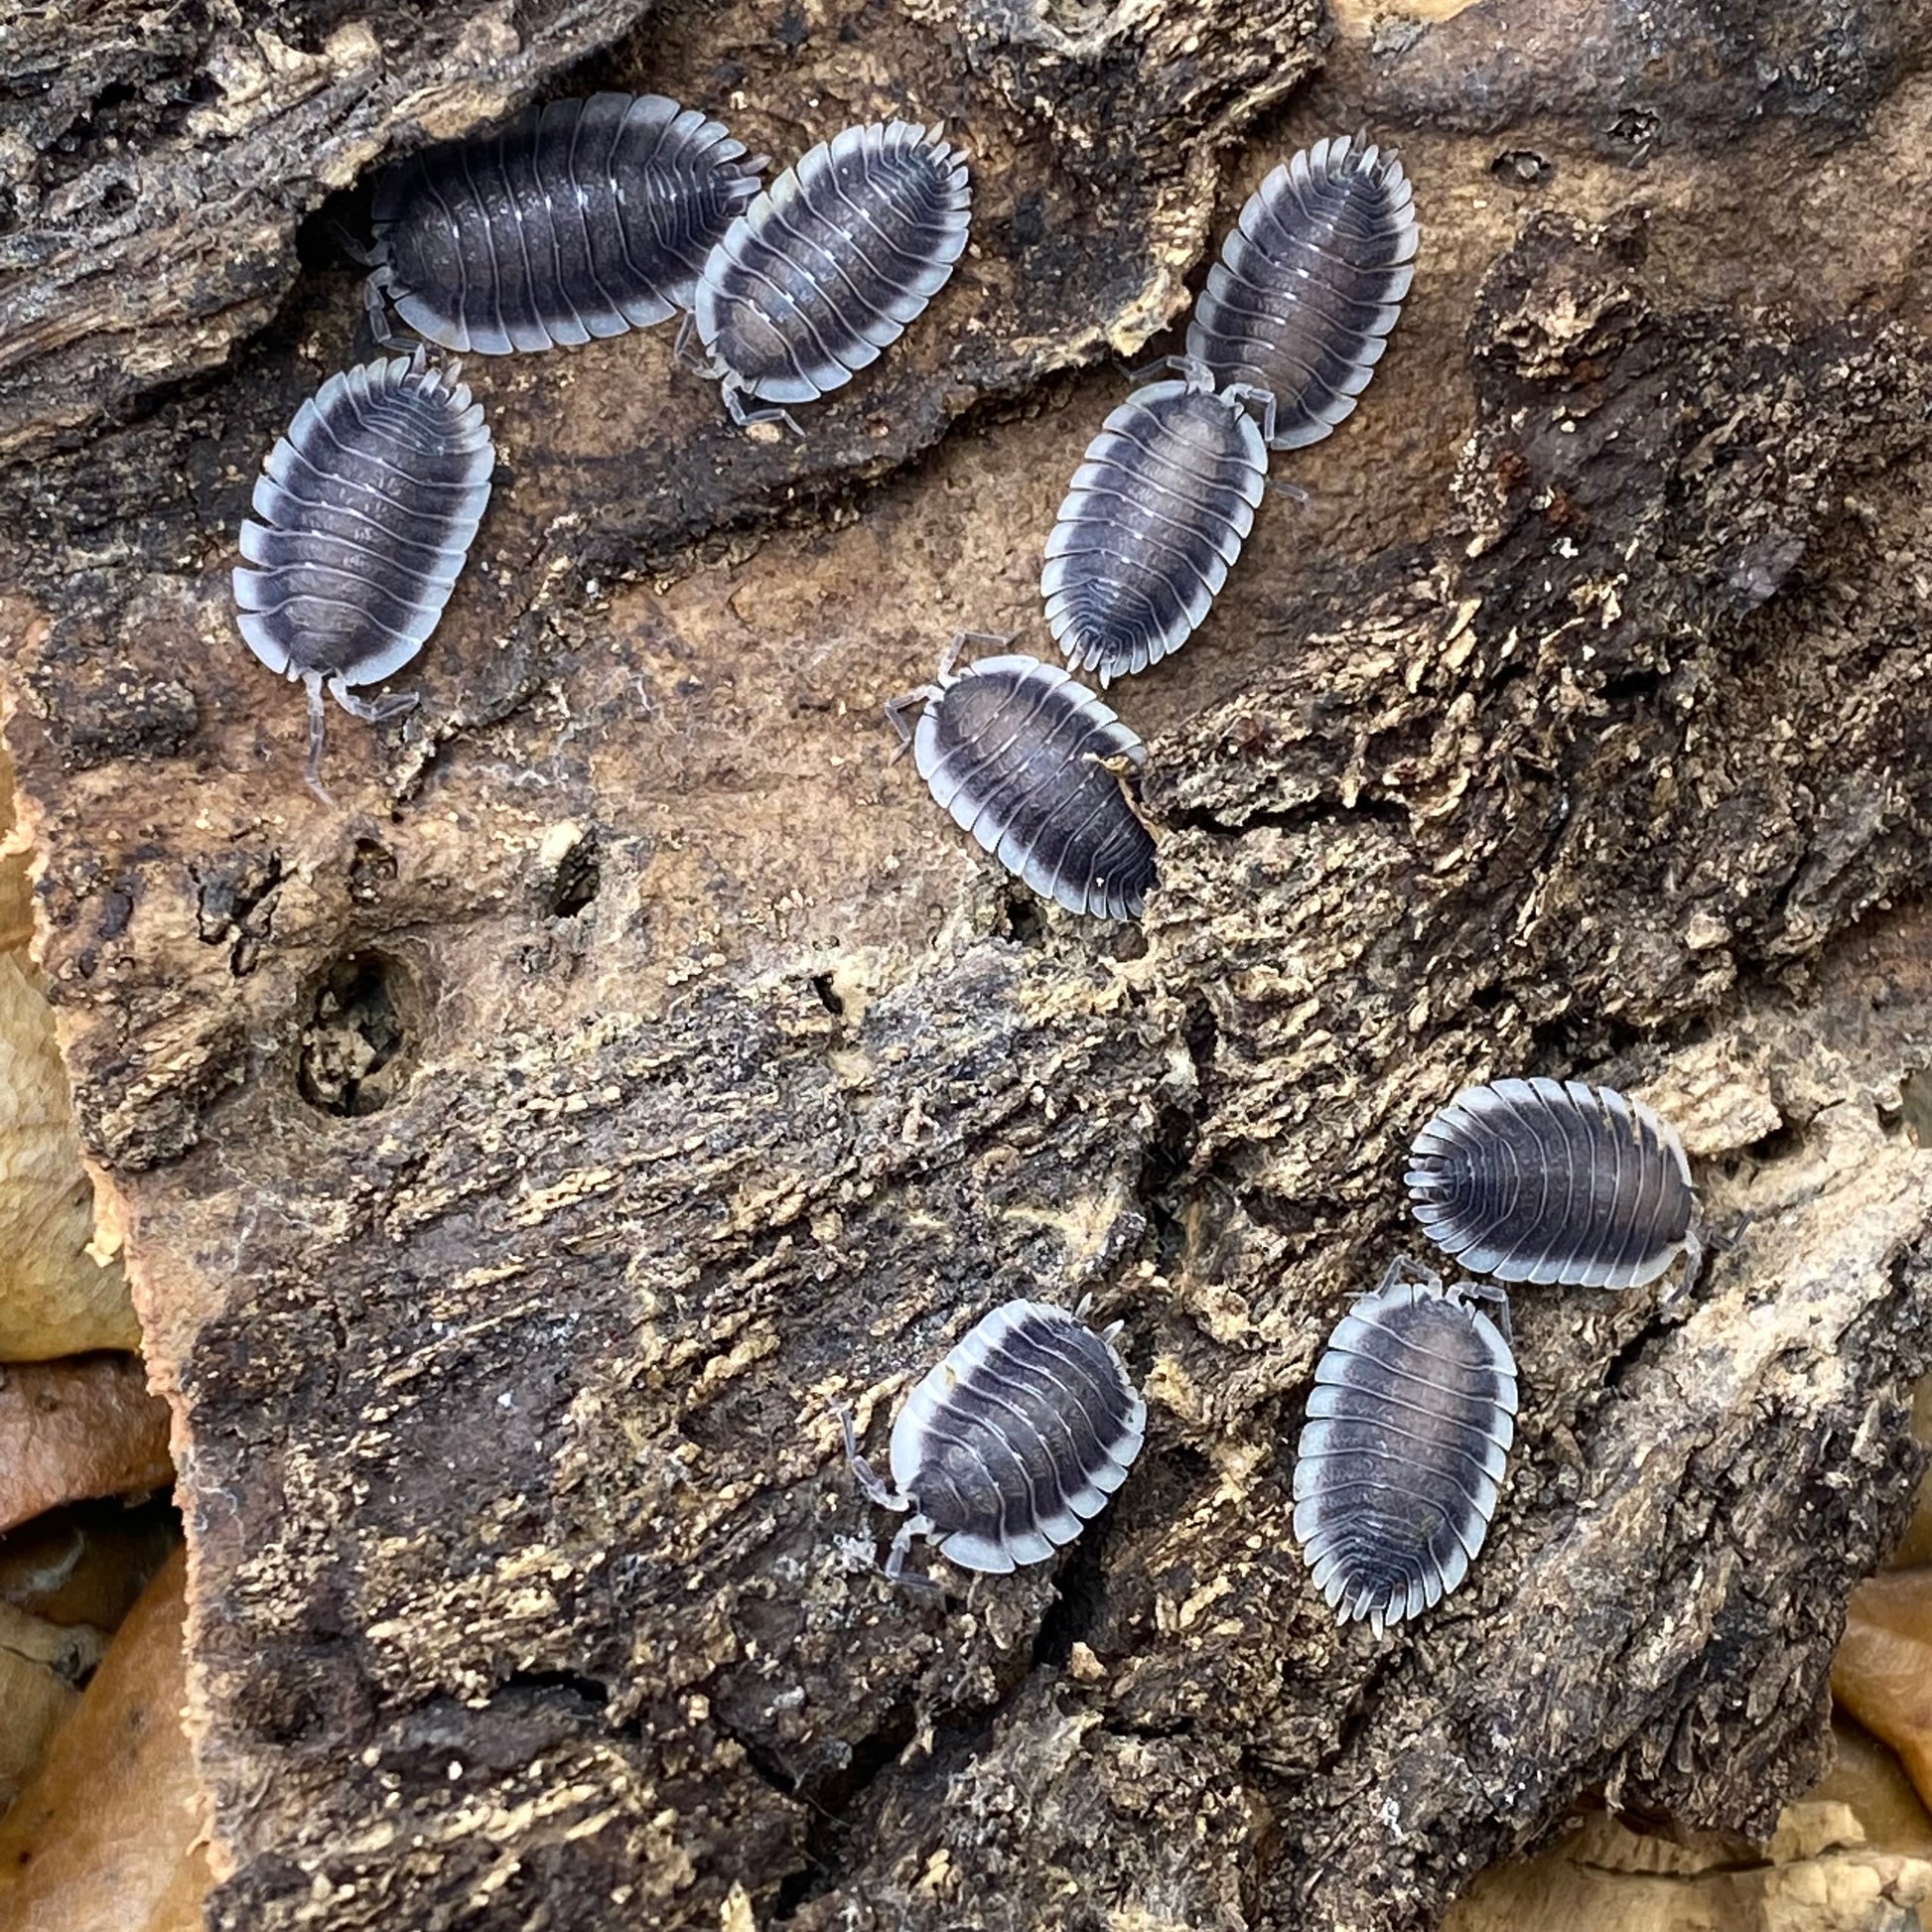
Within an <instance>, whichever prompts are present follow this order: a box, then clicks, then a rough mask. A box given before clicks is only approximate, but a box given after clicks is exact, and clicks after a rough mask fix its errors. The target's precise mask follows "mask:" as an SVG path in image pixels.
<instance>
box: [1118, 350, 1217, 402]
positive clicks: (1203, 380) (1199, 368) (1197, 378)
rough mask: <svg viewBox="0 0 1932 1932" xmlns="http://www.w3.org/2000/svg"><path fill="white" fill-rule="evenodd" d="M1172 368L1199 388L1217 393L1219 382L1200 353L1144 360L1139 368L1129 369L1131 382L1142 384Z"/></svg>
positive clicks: (1160, 356)
mask: <svg viewBox="0 0 1932 1932" xmlns="http://www.w3.org/2000/svg"><path fill="white" fill-rule="evenodd" d="M1169 369H1172V370H1173V372H1174V374H1176V375H1180V376H1185V377H1186V379H1187V380H1188V381H1189V382H1191V383H1192V384H1193V385H1194V387H1195V388H1197V389H1205V390H1207V391H1208V393H1209V394H1210V395H1212V394H1213V393H1215V391H1216V390H1217V388H1218V386H1219V385H1218V384H1217V383H1216V382H1215V380H1214V371H1213V370H1212V369H1210V368H1209V367H1208V366H1207V364H1206V363H1205V362H1203V361H1202V360H1201V359H1200V357H1199V356H1198V355H1157V356H1156V357H1155V358H1154V360H1153V361H1151V362H1143V363H1142V364H1141V366H1140V367H1139V368H1138V369H1129V370H1128V371H1127V379H1128V381H1129V382H1132V383H1135V384H1137V385H1138V384H1140V383H1143V382H1145V381H1146V380H1147V379H1148V377H1149V376H1151V375H1161V374H1163V373H1165V372H1166V371H1167V370H1169Z"/></svg>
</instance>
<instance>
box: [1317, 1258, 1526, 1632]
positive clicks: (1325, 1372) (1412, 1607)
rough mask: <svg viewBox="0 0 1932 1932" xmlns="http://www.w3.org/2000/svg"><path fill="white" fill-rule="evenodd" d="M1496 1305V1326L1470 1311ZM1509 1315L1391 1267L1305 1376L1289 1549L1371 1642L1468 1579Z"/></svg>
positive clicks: (1504, 1419)
mask: <svg viewBox="0 0 1932 1932" xmlns="http://www.w3.org/2000/svg"><path fill="white" fill-rule="evenodd" d="M1479 1299H1493V1300H1495V1301H1497V1302H1499V1303H1500V1304H1501V1309H1500V1312H1501V1324H1500V1325H1498V1323H1497V1322H1496V1321H1494V1320H1492V1319H1491V1318H1490V1317H1489V1315H1488V1314H1486V1313H1485V1312H1484V1311H1482V1309H1480V1308H1479V1307H1477V1306H1476V1303H1477V1301H1478V1300H1479ZM1508 1327H1509V1315H1508V1304H1507V1302H1506V1301H1503V1299H1502V1292H1501V1291H1500V1290H1498V1289H1491V1290H1489V1291H1487V1294H1486V1296H1483V1295H1482V1294H1481V1292H1479V1291H1474V1290H1472V1289H1470V1288H1468V1287H1466V1286H1458V1287H1455V1288H1445V1287H1444V1286H1443V1282H1442V1278H1441V1277H1440V1276H1438V1275H1435V1274H1433V1273H1431V1272H1430V1270H1428V1269H1427V1268H1423V1267H1421V1266H1419V1265H1418V1264H1417V1263H1414V1262H1411V1261H1407V1260H1403V1261H1398V1262H1396V1263H1395V1265H1394V1266H1393V1267H1391V1268H1390V1270H1389V1271H1388V1273H1387V1274H1386V1275H1385V1276H1384V1277H1383V1278H1382V1284H1381V1286H1380V1287H1379V1288H1377V1289H1376V1290H1375V1291H1374V1293H1373V1294H1369V1295H1364V1296H1362V1297H1361V1298H1360V1300H1358V1301H1357V1302H1356V1303H1355V1305H1354V1307H1353V1308H1351V1309H1350V1310H1349V1311H1348V1312H1347V1313H1346V1314H1345V1315H1343V1316H1342V1318H1341V1320H1340V1322H1339V1323H1337V1325H1336V1327H1335V1330H1334V1332H1333V1333H1332V1334H1331V1335H1330V1336H1329V1337H1328V1345H1327V1347H1326V1348H1325V1349H1324V1350H1323V1352H1322V1356H1321V1359H1320V1361H1319V1362H1318V1363H1317V1364H1316V1366H1315V1371H1314V1389H1313V1391H1312V1393H1311V1395H1310V1397H1309V1411H1308V1422H1307V1424H1306V1425H1305V1427H1304V1428H1303V1430H1302V1439H1301V1442H1300V1444H1299V1445H1298V1446H1297V1449H1296V1452H1295V1540H1296V1541H1297V1542H1298V1543H1299V1544H1300V1545H1301V1546H1302V1554H1303V1556H1304V1557H1305V1558H1306V1559H1307V1560H1308V1564H1309V1567H1310V1571H1311V1574H1312V1576H1313V1580H1314V1585H1315V1587H1316V1588H1317V1589H1319V1590H1320V1591H1321V1593H1322V1595H1323V1596H1324V1597H1325V1598H1326V1599H1327V1601H1328V1605H1329V1607H1330V1608H1331V1609H1333V1610H1335V1611H1336V1612H1337V1613H1338V1614H1339V1616H1340V1618H1341V1621H1342V1622H1344V1623H1347V1622H1350V1621H1351V1620H1353V1619H1355V1618H1358V1617H1367V1618H1368V1620H1369V1622H1370V1623H1371V1625H1372V1626H1373V1627H1374V1630H1375V1634H1376V1635H1377V1636H1378V1637H1379V1636H1380V1635H1381V1634H1382V1632H1383V1630H1384V1629H1385V1628H1386V1627H1387V1626H1388V1625H1389V1624H1392V1623H1400V1622H1401V1621H1402V1620H1403V1619H1404V1618H1405V1617H1413V1616H1419V1615H1420V1614H1421V1613H1422V1612H1423V1611H1424V1610H1426V1609H1433V1608H1434V1607H1435V1606H1436V1605H1437V1604H1438V1603H1440V1602H1441V1601H1442V1600H1443V1598H1444V1597H1446V1596H1447V1595H1448V1594H1449V1592H1450V1591H1451V1590H1452V1589H1454V1588H1455V1587H1456V1586H1457V1585H1458V1584H1459V1583H1461V1581H1462V1580H1463V1578H1464V1577H1466V1576H1467V1575H1468V1573H1469V1566H1470V1565H1471V1564H1472V1563H1474V1562H1475V1560H1476V1556H1477V1554H1478V1553H1479V1552H1480V1550H1481V1549H1482V1543H1483V1538H1484V1537H1485V1536H1486V1535H1487V1534H1488V1530H1489V1522H1490V1518H1491V1517H1492V1516H1493V1515H1494V1514H1495V1511H1496V1498H1497V1495H1498V1493H1499V1491H1500V1487H1501V1483H1502V1479H1503V1470H1504V1466H1505V1463H1506V1461H1507V1458H1508V1454H1509V1447H1510V1444H1511V1442H1512V1441H1513V1440H1514V1437H1515V1429H1516V1423H1515V1418H1516V1358H1515V1355H1514V1354H1513V1353H1512V1351H1511V1349H1510V1345H1509V1335H1508Z"/></svg>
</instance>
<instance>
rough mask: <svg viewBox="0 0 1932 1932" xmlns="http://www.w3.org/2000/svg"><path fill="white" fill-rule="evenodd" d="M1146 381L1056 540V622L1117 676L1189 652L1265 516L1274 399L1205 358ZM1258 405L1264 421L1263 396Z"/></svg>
mask: <svg viewBox="0 0 1932 1932" xmlns="http://www.w3.org/2000/svg"><path fill="white" fill-rule="evenodd" d="M1174 366H1175V367H1177V368H1178V369H1179V370H1180V374H1179V375H1178V376H1177V377H1175V378H1173V379H1170V380H1168V381H1165V382H1153V383H1150V384H1148V386H1147V387H1146V388H1143V389H1137V390H1135V392H1134V393H1133V394H1132V395H1131V396H1129V397H1128V398H1127V400H1126V401H1125V402H1124V403H1122V404H1121V405H1120V407H1119V408H1118V409H1116V410H1115V411H1114V412H1113V414H1112V415H1111V416H1109V417H1108V418H1107V421H1106V423H1105V425H1104V426H1103V427H1102V429H1101V431H1100V434H1099V435H1098V436H1096V437H1095V438H1094V440H1093V441H1092V442H1091V443H1089V444H1088V445H1087V453H1086V456H1085V457H1084V458H1083V459H1082V461H1081V464H1080V467H1079V469H1077V470H1076V471H1074V473H1073V482H1072V484H1071V485H1070V487H1069V488H1068V490H1067V494H1066V500H1065V501H1064V502H1062V503H1061V504H1060V513H1059V520H1058V521H1057V522H1056V523H1055V524H1054V525H1053V532H1052V534H1051V535H1050V536H1049V537H1048V538H1047V539H1046V568H1045V569H1044V570H1043V571H1042V572H1041V573H1040V579H1039V588H1040V592H1041V594H1042V595H1043V596H1044V598H1045V599H1046V621H1047V622H1048V623H1049V624H1050V625H1051V626H1052V630H1053V636H1054V638H1055V639H1056V640H1057V641H1058V643H1059V646H1060V648H1061V649H1062V650H1063V651H1064V652H1065V653H1066V661H1067V662H1068V663H1069V664H1071V665H1073V666H1074V668H1075V669H1079V670H1094V671H1098V672H1099V673H1100V682H1101V683H1102V684H1103V685H1105V684H1107V683H1109V682H1110V681H1111V680H1112V679H1114V678H1116V677H1119V676H1120V675H1122V674H1123V673H1125V672H1129V671H1144V670H1146V669H1147V667H1148V666H1149V665H1150V664H1158V663H1159V662H1160V661H1161V659H1162V658H1164V657H1166V656H1167V655H1168V654H1169V652H1171V651H1176V650H1178V649H1179V648H1180V646H1181V645H1182V644H1184V643H1185V642H1186V641H1187V639H1188V637H1189V636H1190V635H1191V634H1192V632H1193V630H1194V628H1195V627H1196V625H1198V624H1199V623H1200V622H1201V621H1202V620H1203V619H1204V618H1205V617H1206V616H1207V613H1208V610H1209V607H1210V606H1211V605H1212V604H1213V602H1214V598H1215V594H1216V593H1217V592H1218V591H1219V590H1220V588H1221V586H1222V585H1223V584H1224V583H1225V582H1226V581H1227V574H1228V571H1229V569H1230V568H1231V567H1232V565H1233V563H1234V560H1235V559H1236V558H1237V557H1239V556H1240V554H1241V545H1242V541H1243V539H1244V538H1246V536H1247V534H1248V531H1249V529H1250V528H1251V527H1252V526H1253V523H1254V520H1255V505H1256V504H1257V503H1259V502H1260V501H1261V492H1262V488H1263V486H1264V484H1265V483H1266V482H1267V479H1268V441H1267V439H1268V437H1269V436H1270V434H1272V431H1273V424H1274V407H1275V406H1274V402H1273V400H1272V398H1270V397H1269V396H1267V395H1265V394H1264V393H1263V392H1261V391H1260V390H1257V389H1254V388H1251V387H1249V386H1247V385H1245V384H1242V383H1232V384H1230V385H1229V386H1228V387H1227V388H1225V389H1219V390H1217V388H1216V385H1215V380H1214V376H1213V374H1212V372H1211V371H1210V370H1208V369H1207V368H1206V366H1205V365H1204V364H1202V363H1199V362H1195V361H1190V360H1188V359H1186V358H1184V357H1179V358H1175V362H1174ZM1251 406H1252V407H1254V408H1255V409H1257V410H1258V411H1259V413H1260V416H1261V422H1260V424H1259V426H1257V424H1256V422H1255V420H1254V418H1253V416H1252V415H1251V414H1250V407H1251Z"/></svg>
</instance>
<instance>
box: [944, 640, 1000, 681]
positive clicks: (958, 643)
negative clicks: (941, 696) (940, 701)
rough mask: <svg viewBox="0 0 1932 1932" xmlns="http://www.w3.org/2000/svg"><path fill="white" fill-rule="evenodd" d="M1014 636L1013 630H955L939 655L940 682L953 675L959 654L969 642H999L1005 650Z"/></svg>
mask: <svg viewBox="0 0 1932 1932" xmlns="http://www.w3.org/2000/svg"><path fill="white" fill-rule="evenodd" d="M1013 638H1014V633H1013V632H1012V631H1011V630H955V631H954V632H953V634H952V642H951V643H949V644H948V645H947V646H946V648H945V649H944V650H943V651H942V652H941V653H940V656H939V682H940V683H941V684H944V683H945V681H946V680H947V679H948V678H949V677H951V676H952V667H953V666H954V665H955V664H957V663H958V662H959V654H960V652H961V651H963V650H964V649H965V648H966V646H967V645H968V644H997V645H998V646H999V647H1000V649H1002V650H1004V649H1005V648H1006V647H1007V645H1009V644H1010V643H1012V642H1013Z"/></svg>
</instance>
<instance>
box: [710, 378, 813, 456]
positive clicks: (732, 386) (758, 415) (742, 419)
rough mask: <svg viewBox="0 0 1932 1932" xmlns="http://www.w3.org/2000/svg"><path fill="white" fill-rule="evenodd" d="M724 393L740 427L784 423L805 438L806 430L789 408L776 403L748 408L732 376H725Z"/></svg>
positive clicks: (799, 438)
mask: <svg viewBox="0 0 1932 1932" xmlns="http://www.w3.org/2000/svg"><path fill="white" fill-rule="evenodd" d="M724 393H725V408H726V410H727V411H728V412H729V413H730V415H731V419H732V421H733V422H735V423H736V424H737V425H738V427H739V428H740V429H756V428H757V427H758V426H759V424H760V423H782V424H784V426H785V428H786V429H788V430H790V432H791V433H792V435H794V436H795V437H797V439H798V440H799V442H801V443H802V442H803V441H804V440H805V432H804V431H803V430H802V429H800V428H799V427H798V418H797V417H796V416H794V415H793V414H792V413H791V411H790V410H789V409H780V408H779V407H778V406H777V405H776V404H775V403H773V404H772V405H771V406H770V407H768V408H765V409H747V408H746V407H745V401H744V398H743V396H742V395H741V394H740V393H739V389H738V385H737V384H736V383H735V382H734V381H733V380H732V379H731V377H730V376H727V377H726V378H725V392H724Z"/></svg>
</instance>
